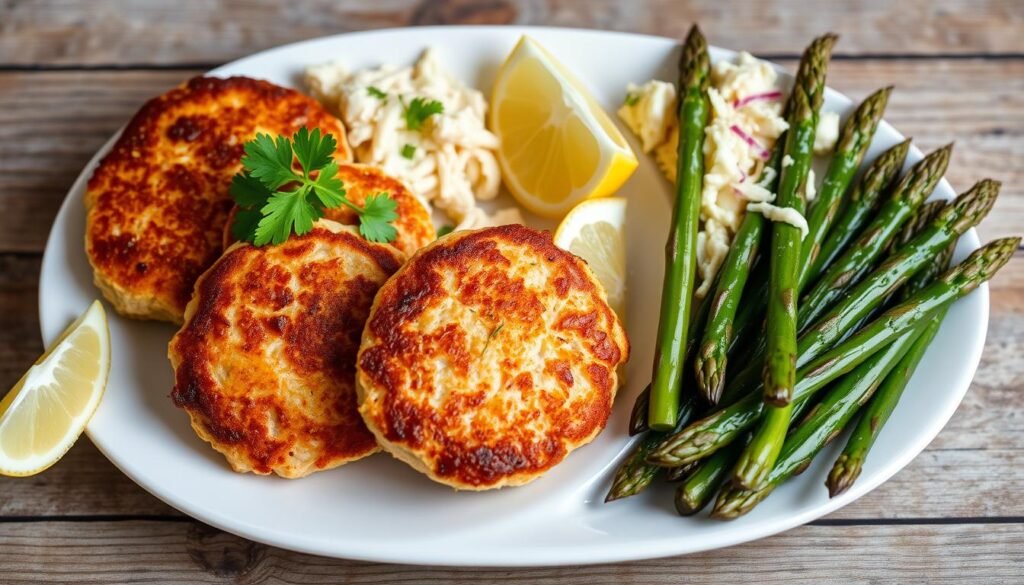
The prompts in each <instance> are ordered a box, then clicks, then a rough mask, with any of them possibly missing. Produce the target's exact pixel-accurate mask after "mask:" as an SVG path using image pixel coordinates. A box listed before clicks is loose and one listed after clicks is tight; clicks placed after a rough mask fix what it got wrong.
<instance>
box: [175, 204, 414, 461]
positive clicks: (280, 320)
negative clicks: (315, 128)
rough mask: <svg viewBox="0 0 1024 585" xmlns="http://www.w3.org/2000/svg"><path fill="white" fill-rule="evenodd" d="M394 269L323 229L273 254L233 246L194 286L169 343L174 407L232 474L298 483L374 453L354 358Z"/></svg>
mask: <svg viewBox="0 0 1024 585" xmlns="http://www.w3.org/2000/svg"><path fill="white" fill-rule="evenodd" d="M404 259H405V258H404V256H403V255H402V253H401V252H399V251H397V250H395V249H394V248H392V247H391V246H388V245H385V244H375V243H372V242H368V241H366V240H364V239H363V238H362V237H361V236H359V235H358V234H357V233H356V231H355V228H352V227H348V226H341V225H339V224H337V223H334V222H331V221H327V220H321V221H320V222H318V223H317V224H316V225H315V226H314V228H313V231H311V232H309V233H307V234H305V235H303V236H292V237H291V238H290V239H288V240H287V241H286V242H284V243H283V244H280V245H277V246H272V245H268V246H263V247H260V248H257V247H254V246H252V245H250V244H245V243H240V244H235V245H234V246H232V247H231V248H229V249H228V250H227V251H226V252H225V253H224V255H223V256H222V257H221V258H220V259H219V260H217V262H216V263H215V264H214V265H213V266H212V267H210V269H209V270H208V271H207V272H206V273H205V274H203V276H202V277H201V278H200V279H199V281H198V283H197V284H196V294H195V296H194V297H193V299H192V301H191V302H190V303H189V305H188V309H187V311H186V316H185V325H184V326H183V327H182V328H181V330H180V331H179V332H178V333H177V335H175V337H174V339H173V340H172V341H171V344H170V347H169V350H168V354H169V357H170V359H171V364H172V365H173V367H174V371H175V384H174V389H173V391H172V393H171V397H172V399H173V400H174V403H175V404H176V405H177V406H179V407H181V408H183V409H185V410H186V411H188V414H189V416H190V417H191V421H192V427H193V428H194V429H195V431H196V433H198V434H199V436H200V437H201V438H202V439H203V440H205V441H207V442H209V443H210V444H211V445H212V446H213V448H214V449H216V450H217V451H220V452H221V453H223V454H224V456H225V457H226V458H227V459H228V462H229V463H230V464H231V466H232V468H234V469H235V471H239V472H246V471H251V472H255V473H260V474H268V473H276V474H278V475H281V476H283V477H302V476H304V475H307V474H309V473H312V472H314V471H319V470H323V469H330V468H332V467H336V466H338V465H341V464H343V463H345V462H348V461H352V460H355V459H359V458H361V457H364V456H366V455H369V454H370V453H373V452H374V451H376V450H377V443H376V441H375V439H374V436H373V435H372V434H371V433H370V431H368V430H367V428H366V426H365V425H364V424H363V421H362V419H361V418H360V415H359V412H358V410H357V405H356V393H355V363H356V352H357V350H358V348H359V340H360V334H361V333H362V330H363V324H364V323H365V321H366V318H367V316H368V315H369V313H370V307H371V305H372V303H373V298H374V295H375V294H376V292H377V290H378V288H379V287H380V286H381V284H383V283H384V281H385V280H386V279H387V278H388V277H389V276H391V274H393V273H394V272H395V271H396V270H397V269H398V267H399V266H400V265H401V264H402V262H403V261H404Z"/></svg>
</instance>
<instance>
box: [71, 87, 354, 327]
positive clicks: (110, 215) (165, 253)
mask: <svg viewBox="0 0 1024 585" xmlns="http://www.w3.org/2000/svg"><path fill="white" fill-rule="evenodd" d="M302 127H308V128H311V129H312V128H319V129H320V130H321V131H322V132H327V133H330V134H332V135H333V136H334V137H335V138H336V139H337V141H338V145H339V146H338V149H337V152H336V153H335V157H336V158H338V159H340V160H346V161H347V160H351V150H350V149H349V147H348V143H347V141H346V139H345V129H344V127H343V126H342V124H341V122H340V121H339V120H338V119H336V118H335V117H334V116H332V115H331V114H330V113H328V112H327V111H326V110H324V109H323V108H322V107H321V106H320V104H319V103H317V102H316V100H314V99H313V98H310V97H308V96H305V95H303V94H301V93H299V92H297V91H295V90H291V89H286V88H284V87H280V86H277V85H274V84H272V83H268V82H266V81H260V80H256V79H249V78H247V77H231V78H228V79H221V78H216V77H196V78H193V79H190V80H189V81H186V82H185V83H184V84H182V85H181V86H179V87H177V88H175V89H173V90H171V91H169V92H167V93H165V94H164V95H162V96H160V97H157V98H154V99H152V100H150V101H149V102H147V103H146V104H145V105H144V106H143V107H142V109H141V110H139V112H138V113H137V114H136V115H135V117H134V118H132V120H131V121H130V122H128V125H127V126H126V127H125V129H124V131H123V132H122V133H121V136H120V138H118V140H117V142H116V143H115V144H114V146H113V148H112V149H111V151H110V153H109V154H107V155H106V156H105V157H104V158H103V160H102V161H101V162H100V164H99V166H98V167H97V168H96V171H95V172H94V173H93V175H92V177H91V178H90V179H89V183H88V186H87V189H86V195H85V205H86V209H87V215H86V235H85V248H86V252H87V254H88V257H89V263H90V264H92V267H93V276H94V280H95V282H96V285H97V286H98V287H99V289H100V290H101V291H102V292H103V295H104V296H105V297H106V298H107V299H108V300H109V301H110V302H111V303H112V304H113V305H114V308H115V309H117V311H118V312H119V313H121V314H122V315H126V316H128V317H134V318H139V319H159V320H163V321H171V322H175V323H180V322H181V319H182V315H183V313H184V311H185V305H186V304H187V303H188V301H189V299H190V298H191V296H192V287H193V285H194V284H195V281H196V278H198V277H199V275H200V274H202V273H203V271H204V270H206V269H207V268H208V267H209V266H210V265H211V264H212V263H213V261H214V260H216V259H217V257H218V256H220V253H221V250H222V247H221V239H222V238H221V233H222V231H223V229H224V224H225V223H226V221H227V217H228V212H229V211H230V210H231V207H232V205H233V204H232V201H231V197H230V195H229V194H228V188H229V187H230V185H231V178H232V177H233V176H234V175H235V173H237V172H238V171H239V170H241V166H242V165H241V157H242V154H243V146H244V144H245V143H246V142H248V141H249V140H251V139H252V138H254V137H255V136H256V134H257V133H260V132H262V133H267V134H271V135H278V134H283V135H286V136H291V135H292V134H293V133H295V131H296V130H298V129H299V128H302Z"/></svg>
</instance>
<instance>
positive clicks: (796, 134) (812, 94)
mask: <svg viewBox="0 0 1024 585" xmlns="http://www.w3.org/2000/svg"><path fill="white" fill-rule="evenodd" d="M836 38H837V37H836V36H835V35H833V34H826V35H823V36H821V37H818V38H817V39H815V40H814V41H812V42H811V44H810V46H808V47H807V50H805V51H804V55H803V58H802V59H801V60H800V68H799V69H798V70H797V74H796V81H795V82H794V85H793V89H792V90H791V92H790V96H789V119H788V120H787V121H788V122H789V128H788V130H787V131H786V142H785V145H786V146H785V150H784V153H785V156H788V157H789V158H790V159H791V160H792V164H790V165H788V166H783V169H782V176H781V177H780V178H779V192H778V194H777V195H776V198H775V204H776V205H778V206H779V207H789V208H793V209H796V210H797V211H798V212H800V213H803V204H804V201H803V190H804V186H805V184H806V182H807V172H808V171H809V170H810V167H811V159H812V158H813V156H814V132H815V129H816V128H817V126H818V112H819V110H820V109H821V104H822V102H823V101H824V99H825V71H826V69H827V66H828V60H829V57H830V56H831V54H832V46H833V45H834V44H835V42H836ZM800 236H801V234H800V230H799V229H798V228H796V227H794V226H792V225H789V224H787V223H784V222H774V223H773V224H772V241H771V246H770V254H771V256H770V258H769V276H768V282H769V289H768V320H767V323H768V351H767V355H766V358H765V364H764V395H765V400H767V401H768V402H769V403H772V404H776V405H786V404H789V402H790V400H791V399H792V397H793V385H794V384H795V383H796V349H797V348H796V315H797V311H796V300H797V299H796V296H797V292H798V291H797V286H798V283H797V280H798V279H799V277H800V274H799V271H800V266H799V262H800ZM788 414H789V412H788V411H785V410H781V411H779V412H777V413H775V414H773V415H772V417H779V418H781V417H782V416H783V415H785V416H788ZM783 432H785V429H783ZM761 444H762V443H761V442H760V441H759V440H758V437H755V438H754V440H753V441H752V442H751V445H750V446H749V447H748V449H751V448H754V447H757V446H759V445H761ZM769 459H772V460H774V458H771V457H769ZM768 466H769V467H771V463H770V462H769V464H768Z"/></svg>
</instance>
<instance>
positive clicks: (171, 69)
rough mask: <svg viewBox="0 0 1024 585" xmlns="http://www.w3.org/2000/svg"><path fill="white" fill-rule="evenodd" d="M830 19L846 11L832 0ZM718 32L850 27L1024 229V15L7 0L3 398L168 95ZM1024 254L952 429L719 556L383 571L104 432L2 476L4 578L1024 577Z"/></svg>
mask: <svg viewBox="0 0 1024 585" xmlns="http://www.w3.org/2000/svg"><path fill="white" fill-rule="evenodd" d="M820 4H824V3H820ZM693 20H697V21H699V22H700V23H701V25H702V26H703V28H704V30H705V32H706V33H707V34H708V36H709V38H710V39H711V40H712V41H713V42H714V43H715V44H718V45H721V46H725V47H737V48H746V49H748V50H751V51H753V52H755V53H758V54H760V55H761V56H764V57H767V58H771V59H775V60H779V61H782V62H784V63H787V64H789V65H793V64H794V63H795V58H796V57H797V56H798V55H799V53H800V51H801V49H802V47H803V45H804V44H805V43H806V42H808V41H809V40H810V39H811V38H812V36H814V35H816V34H818V33H821V32H824V31H827V30H832V31H836V32H838V33H839V34H840V35H841V42H840V44H839V46H838V48H837V55H836V58H835V61H834V64H833V66H832V69H831V71H830V73H831V75H830V78H829V80H830V84H831V85H832V86H833V87H836V88H837V89H839V90H841V91H844V92H846V93H848V94H849V95H851V96H853V97H855V98H860V97H863V96H865V95H867V93H868V92H869V91H871V90H873V89H875V88H876V87H878V86H880V85H882V84H887V83H894V84H895V85H896V91H895V93H894V95H893V97H892V99H891V102H890V106H889V110H888V112H887V116H886V117H887V119H888V120H889V121H890V122H892V123H893V124H895V125H896V126H897V127H898V128H900V129H901V130H902V131H903V132H904V133H906V134H908V135H911V136H913V137H914V138H915V142H916V143H917V144H918V145H919V146H920V147H922V148H924V149H926V150H928V149H932V148H935V147H937V146H940V145H942V144H945V143H947V142H949V141H952V140H955V141H956V142H957V148H956V151H955V153H954V155H953V161H952V164H951V165H950V172H949V175H948V176H949V179H950V181H952V183H953V186H954V187H956V188H957V189H959V190H962V189H965V188H967V187H968V186H970V184H972V183H973V182H974V181H975V180H977V179H980V178H982V177H993V178H995V179H999V180H1001V181H1003V185H1004V187H1003V195H1002V197H1001V199H1000V201H999V204H998V205H997V207H996V210H995V211H994V212H993V213H992V215H991V217H990V218H989V219H988V220H987V221H986V222H985V224H984V226H982V228H981V233H982V236H983V238H984V239H990V238H993V237H996V236H1003V235H1010V234H1014V233H1016V234H1020V233H1021V232H1024V2H1020V1H1018V0H1002V1H999V0H989V1H978V2H971V1H968V0H962V1H958V0H941V1H937V0H900V1H899V2H893V1H891V0H862V1H857V2H836V3H834V4H832V5H830V6H828V7H824V6H816V7H812V3H811V2H806V3H801V2H797V1H782V0H761V1H760V2H756V3H755V2H730V1H726V0H707V1H700V2H697V1H692V2H684V1H679V0H651V1H647V2H642V3H641V2H634V1H631V0H630V1H627V0H600V1H595V2H582V1H572V0H452V1H448V2H413V1H410V0H365V1H364V0H360V1H350V2H331V1H328V0H323V1H317V2H302V3H299V2H281V1H279V0H265V1H262V2H251V3H242V2H232V1H227V0H225V1H221V2H218V1H214V0H210V1H207V2H187V1H185V0H155V1H145V0H139V1H136V2H116V1H112V0H104V1H99V0H94V1H91V2H88V3H85V2H81V3H76V2H69V1H62V0H46V1H32V2H28V1H25V2H19V1H17V0H0V388H6V387H8V386H10V385H11V384H13V383H14V382H15V380H17V378H18V377H19V376H20V375H21V373H22V372H23V371H24V370H25V369H26V368H27V367H28V366H29V365H30V364H31V363H32V361H33V360H34V359H35V358H36V357H37V356H38V354H39V353H40V352H41V351H42V349H43V347H42V343H41V341H40V337H39V326H38V321H37V317H36V315H37V306H36V292H37V278H38V274H39V264H40V259H41V256H42V252H43V246H44V242H45V240H46V234H47V232H48V231H49V228H50V224H51V222H52V220H53V217H54V215H55V213H56V212H57V209H58V206H59V205H60V203H61V200H62V199H63V198H64V195H65V193H66V192H67V189H68V188H69V187H70V185H71V183H72V181H73V180H74V178H75V177H76V176H77V174H78V172H79V171H80V170H81V168H82V167H83V165H84V164H85V163H86V161H87V160H88V159H89V158H90V157H91V156H92V155H93V153H94V152H95V151H96V149H97V148H99V146H100V145H101V144H102V143H103V142H104V141H106V140H107V138H108V137H109V136H110V135H111V134H112V133H113V132H114V131H115V130H116V129H117V128H118V127H119V126H120V125H121V124H122V123H124V121H125V120H127V119H128V117H129V116H131V115H132V113H133V112H134V111H135V110H136V109H137V108H138V107H139V105H141V104H142V102H143V101H144V100H145V99H147V98H148V97H150V96H153V95H155V94H158V93H160V92H162V91H164V90H166V89H168V88H170V87H171V86H173V85H175V84H176V83H178V82H179V81H180V80H182V79H184V78H186V77H189V76H192V75H195V74H197V73H201V72H202V71H204V70H207V69H210V68H212V67H214V66H216V65H218V64H220V63H223V62H225V61H228V60H231V59H235V58H237V57H241V56H244V55H248V54H250V53H253V52H255V51H258V50H260V49H264V48H267V47H273V46H275V45H280V44H283V43H288V42H291V41H296V40H301V39H306V38H311V37H317V36H321V35H328V34H334V33H338V32H343V31H348V30H358V29H368V28H378V27H391V26H407V25H422V24H437V23H509V24H512V23H515V24H546V25H556V26H573V27H592V28H603V29H613V30H625V31H634V32H643V33H652V34H659V35H666V36H670V37H678V36H680V35H682V34H683V33H684V32H685V30H686V28H687V27H688V26H689V24H690V22H691V21H693ZM1022 287H1024V253H1020V254H1018V255H1017V256H1016V257H1015V258H1014V259H1013V260H1012V261H1011V262H1010V265H1009V267H1008V268H1006V269H1005V271H1004V272H1003V273H1002V274H1000V276H999V278H998V279H997V280H996V281H995V282H994V284H993V286H992V289H991V290H992V317H991V320H990V329H989V336H988V341H987V343H986V348H985V354H984V357H983V359H982V363H981V367H980V368H979V370H978V374H977V376H976V378H975V381H974V384H973V386H972V388H971V391H970V393H969V394H968V395H967V398H966V400H965V401H964V403H963V405H962V406H961V407H960V409H959V411H958V412H957V414H956V416H955V417H954V418H953V420H952V421H951V422H950V423H949V425H948V426H947V427H946V429H945V430H944V431H943V432H942V434H941V435H939V437H938V438H937V439H936V440H935V441H934V442H933V443H932V444H931V446H930V447H929V448H928V449H927V450H926V451H925V452H924V453H922V454H921V455H920V456H919V457H918V458H917V459H916V460H915V461H914V462H913V463H912V464H911V465H910V466H908V467H907V468H906V469H905V470H904V471H902V472H901V473H899V474H898V475H897V476H896V477H894V478H893V479H892V480H890V481H889V482H887V483H886V484H885V485H884V486H882V487H880V488H879V489H877V490H876V491H874V492H873V493H871V494H870V495H868V496H866V497H864V498H862V499H861V500H859V501H858V502H856V503H855V504H853V505H851V506H848V507H847V508H844V509H843V510H840V511H839V512H836V513H835V514H833V515H831V516H829V517H827V518H824V519H822V520H819V521H816V522H812V523H811V524H810V525H807V526H804V527H801V528H797V529H794V530H791V531H789V532H787V533H785V534H781V535H779V536H775V537H772V538H768V539H765V540H761V541H759V542H755V543H750V544H746V545H742V546H737V547H734V548H730V549H726V550H720V551H715V552H712V553H708V554H702V555H694V556H688V557H676V558H670V559H662V560H654V561H647V562H637V563H624V564H618V565H604V566H591V567H571V568H555V569H536V570H476V569H445V568H418V567H404V566H383V565H375V564H369V563H360V562H348V561H339V560H332V559H325V558H318V557H311V556H306V555H301V554H296V553H292V552H288V551H284V550H280V549H276V548H272V547H268V546H263V545H260V544H256V543H252V542H249V541H246V540H244V539H241V538H238V537H235V536H232V535H229V534H225V533H223V532H220V531H218V530H215V529H213V528H210V527H208V526H206V525H204V524H202V523H199V522H196V521H194V520H191V519H189V518H187V517H184V516H182V515H181V514H179V513H178V512H177V511H175V510H173V509H171V508H169V507H168V506H166V505H164V504H163V503H161V502H160V501H158V500H157V499H156V498H154V497H152V496H150V495H149V494H147V493H146V492H144V491H143V490H142V489H141V488H139V487H137V486H136V485H135V484H133V483H132V482H131V481H129V480H128V479H127V478H126V477H125V476H123V475H122V474H121V473H120V472H118V471H117V470H116V469H115V468H114V467H113V465H111V464H110V463H109V462H107V460H106V459H104V458H103V456H101V455H100V454H99V453H98V452H97V450H96V449H95V448H94V447H93V446H92V445H91V444H90V443H89V441H88V440H85V439H83V440H82V441H80V442H79V443H78V444H77V445H76V446H75V447H74V448H73V449H72V450H71V452H70V453H68V455H67V456H66V457H65V458H64V459H63V460H62V461H61V462H60V463H59V464H58V465H57V466H55V467H53V468H52V469H50V470H48V471H47V472H45V473H43V474H41V475H38V476H36V477H32V478H28V479H17V480H15V479H0V582H3V583H20V582H36V581H52V582H77V583H83V582H89V583H101V582H102V583H107V582H110V583H115V582H117V583H120V582H129V581H148V582H151V581H180V582H190V583H200V582H202V583H221V582H240V583H252V582H264V581H268V582H288V583H321V582H324V583H327V582H338V581H344V582H347V583H393V582H398V581H408V582H415V583H425V582H456V583H473V584H479V583H486V582H492V581H499V580H500V581H503V582H522V583H555V582H560V581H563V580H565V581H572V582H574V583H581V584H588V585H589V584H593V583H615V584H618V583H645V584H647V583H713V582H715V583H717V582H722V583H749V582H756V583H818V584H820V583H842V584H850V583H880V582H900V583H908V582H921V583H931V584H935V583H954V582H970V583H979V584H995V583H1022V582H1024V395H1022V390H1024V388H1022V387H1024V292H1022Z"/></svg>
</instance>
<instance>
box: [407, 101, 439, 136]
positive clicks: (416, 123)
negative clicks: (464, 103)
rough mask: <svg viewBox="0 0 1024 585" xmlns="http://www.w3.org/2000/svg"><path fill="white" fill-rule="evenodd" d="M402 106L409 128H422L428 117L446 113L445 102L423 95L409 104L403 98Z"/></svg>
mask: <svg viewBox="0 0 1024 585" xmlns="http://www.w3.org/2000/svg"><path fill="white" fill-rule="evenodd" d="M402 107H403V108H404V110H405V111H404V114H405V127H406V129H407V130H420V129H422V128H423V123H424V122H426V121H427V118H429V117H431V116H433V115H434V114H443V113H444V104H442V103H441V102H439V101H437V100H428V99H424V98H421V97H418V98H413V99H412V101H411V102H409V103H408V104H407V103H405V100H402Z"/></svg>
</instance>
